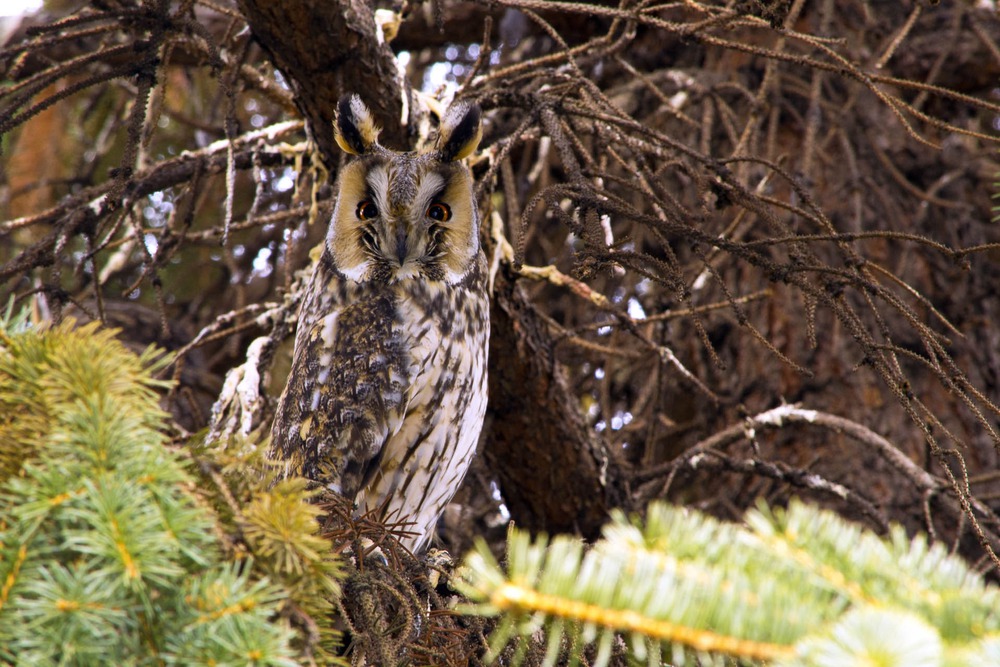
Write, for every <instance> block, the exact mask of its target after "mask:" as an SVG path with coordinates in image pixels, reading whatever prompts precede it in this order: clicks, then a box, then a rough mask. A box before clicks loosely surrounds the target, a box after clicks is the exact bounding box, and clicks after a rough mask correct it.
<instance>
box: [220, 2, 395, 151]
mask: <svg viewBox="0 0 1000 667" xmlns="http://www.w3.org/2000/svg"><path fill="white" fill-rule="evenodd" d="M239 4H240V8H241V9H242V10H243V13H244V15H245V16H246V19H247V22H248V23H249V24H250V28H251V30H252V31H253V35H254V38H255V39H256V40H257V42H258V43H259V44H260V45H261V46H262V47H263V48H264V50H265V51H266V52H267V53H268V55H269V57H270V59H271V62H273V63H274V65H275V67H277V68H278V69H279V70H280V71H281V72H282V74H283V75H284V77H285V80H286V81H287V82H288V85H289V86H291V88H292V90H293V91H294V93H295V101H296V104H297V105H298V107H299V109H300V110H301V111H302V115H303V116H305V118H306V120H307V121H308V124H309V128H310V131H311V132H312V137H313V139H314V140H315V141H316V145H317V146H318V148H319V150H320V153H321V154H322V155H323V159H324V161H325V162H326V163H327V164H328V165H330V164H335V163H336V160H337V156H338V151H337V149H336V144H335V143H334V140H333V124H332V123H333V117H334V110H335V109H336V105H337V100H338V99H339V98H340V96H341V95H343V94H344V93H349V92H356V93H358V94H359V95H361V96H362V97H363V98H364V100H365V103H366V104H367V105H368V107H369V108H370V109H371V110H372V111H373V112H374V113H375V115H376V116H377V117H378V118H379V119H380V121H381V125H382V127H383V132H382V135H381V141H382V143H383V144H384V145H386V146H389V147H392V148H397V149H402V148H406V146H404V136H405V133H404V132H403V130H402V128H401V127H400V123H399V112H400V109H401V108H402V97H401V95H402V93H401V91H400V86H399V82H398V79H397V77H396V67H395V64H394V60H393V54H392V51H391V49H390V48H389V46H388V45H387V44H385V43H379V41H378V40H377V39H376V38H375V22H374V20H373V18H372V7H371V5H370V4H369V3H367V2H365V0H335V1H330V0H287V1H284V2H267V1H266V0H240V2H239Z"/></svg>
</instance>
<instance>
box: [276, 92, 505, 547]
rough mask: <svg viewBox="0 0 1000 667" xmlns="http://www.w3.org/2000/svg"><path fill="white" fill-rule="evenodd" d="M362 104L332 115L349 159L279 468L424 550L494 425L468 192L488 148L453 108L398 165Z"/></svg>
mask: <svg viewBox="0 0 1000 667" xmlns="http://www.w3.org/2000/svg"><path fill="white" fill-rule="evenodd" d="M378 134H379V128H378V127H377V126H376V124H375V122H374V118H373V116H372V114H371V112H370V111H369V110H368V108H367V107H366V106H365V105H364V103H363V102H362V101H361V98H360V97H358V96H357V95H350V96H345V97H344V98H342V99H341V100H340V101H339V103H338V105H337V118H336V122H335V137H336V140H337V143H338V144H339V145H340V147H341V148H342V149H343V150H344V151H346V152H347V153H349V154H350V155H351V156H353V157H352V159H351V160H350V161H349V162H348V163H347V164H346V166H344V167H343V169H342V170H341V173H340V176H339V179H338V186H337V189H338V195H337V203H336V207H335V209H334V212H333V218H332V220H331V221H330V227H329V230H328V232H327V236H326V240H325V243H324V246H323V249H322V254H321V256H320V257H319V261H318V263H317V264H316V266H315V267H314V270H313V273H312V276H311V279H310V282H309V284H308V286H307V288H306V290H305V293H304V297H303V301H302V303H301V306H300V309H299V316H298V328H297V331H296V335H295V349H294V352H293V358H292V368H291V372H290V374H289V378H288V383H287V385H286V387H285V390H284V392H283V393H282V395H281V398H280V399H279V402H278V406H277V411H276V414H275V419H274V424H273V427H272V445H271V454H272V457H273V458H277V459H279V460H282V461H284V471H285V473H286V474H289V475H302V476H304V477H307V478H309V479H311V480H314V481H315V482H317V483H318V484H321V485H323V486H325V487H326V488H328V489H331V490H333V491H335V492H336V493H339V494H341V495H343V496H346V497H347V498H350V499H353V500H354V503H355V507H356V511H357V512H358V513H359V514H360V513H366V512H369V511H372V510H377V511H378V512H379V513H380V514H379V516H380V518H381V519H382V520H384V521H386V522H400V521H401V522H406V525H405V530H406V531H407V533H408V535H407V536H405V537H403V538H402V539H401V542H402V544H403V545H404V546H406V547H407V548H409V549H410V550H411V551H413V552H418V551H420V550H422V549H423V548H424V547H425V546H426V545H427V542H428V540H429V539H430V537H431V534H432V531H433V528H434V525H435V523H436V521H437V519H438V516H439V515H440V514H441V512H442V510H443V509H444V506H445V504H446V503H448V501H450V500H451V498H452V496H453V495H454V494H455V491H457V490H458V487H459V485H460V484H461V483H462V479H463V477H464V476H465V473H466V470H468V468H469V463H470V462H471V460H472V457H473V455H474V454H475V450H476V443H477V441H478V439H479V432H480V430H481V429H482V425H483V415H484V413H485V411H486V361H487V346H488V341H489V333H490V323H489V296H488V294H487V287H486V283H487V280H486V279H487V268H486V258H485V256H484V254H483V252H482V250H481V249H480V246H479V210H478V208H477V206H476V202H475V198H474V195H473V187H472V186H473V180H472V175H471V174H470V172H469V169H468V168H467V167H466V166H465V165H464V164H463V163H462V162H461V160H462V159H463V158H464V157H466V156H468V155H469V154H471V153H472V152H473V151H474V150H475V149H476V147H477V146H478V144H479V140H480V138H481V136H482V127H481V112H480V109H479V107H478V106H475V105H472V104H467V103H461V102H459V103H455V104H452V105H451V107H449V109H448V110H447V112H446V113H445V114H444V115H443V117H442V119H441V123H440V130H439V135H438V138H437V141H436V143H435V144H434V145H433V147H432V148H431V149H430V150H426V151H421V152H408V153H400V152H396V151H392V150H389V149H387V148H384V147H383V146H381V145H379V143H378Z"/></svg>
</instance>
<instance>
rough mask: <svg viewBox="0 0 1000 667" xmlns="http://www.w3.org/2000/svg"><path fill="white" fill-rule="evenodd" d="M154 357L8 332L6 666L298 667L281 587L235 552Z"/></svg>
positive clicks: (1, 531) (19, 328)
mask: <svg viewBox="0 0 1000 667" xmlns="http://www.w3.org/2000/svg"><path fill="white" fill-rule="evenodd" d="M160 363H162V362H161V361H159V360H158V355H157V353H156V352H155V351H154V350H152V349H150V350H147V351H146V352H145V353H143V354H141V355H139V356H136V355H135V354H133V353H132V352H130V351H129V350H128V349H127V348H126V347H125V346H124V345H122V344H121V343H120V342H118V341H117V340H116V339H115V338H114V332H112V331H108V330H99V329H98V328H97V326H96V325H88V326H84V327H80V328H74V327H73V325H72V323H66V324H63V325H60V326H56V327H53V328H50V329H47V330H46V329H43V330H39V329H32V328H29V327H25V326H23V323H17V322H11V321H9V320H8V321H7V322H5V323H3V324H2V326H0V415H2V416H0V462H2V479H0V663H5V664H6V663H10V664H18V665H47V664H83V665H85V664H94V665H96V664H101V665H108V664H128V665H146V664H150V665H152V664H156V665H163V664H166V665H258V666H261V665H294V664H297V662H295V661H294V660H293V657H294V655H295V651H294V650H293V648H292V637H293V633H292V630H291V629H290V628H289V626H288V624H287V623H285V622H282V621H276V619H275V616H276V612H277V610H278V609H279V607H280V604H281V602H282V598H283V597H284V594H283V589H282V588H281V587H279V586H277V585H275V584H273V583H269V581H268V579H267V578H262V577H258V576H255V575H254V574H253V568H252V566H251V564H248V563H246V562H244V563H237V562H228V561H227V560H226V559H225V558H224V557H223V555H222V552H221V550H220V548H219V545H218V540H217V538H216V536H215V535H216V533H215V523H214V518H213V515H212V513H211V512H210V511H209V510H208V509H206V508H205V507H203V506H201V505H199V503H198V502H197V500H196V498H195V496H194V495H193V493H192V488H193V485H192V481H193V479H192V476H191V475H190V474H189V473H188V472H187V470H185V466H184V465H183V464H182V459H181V457H180V456H179V455H178V454H177V453H175V452H173V451H171V450H170V449H169V448H168V447H167V446H166V445H167V441H166V437H165V435H164V433H163V423H164V416H165V415H164V414H163V413H162V412H161V410H160V408H159V407H158V404H157V393H156V390H157V388H158V386H159V385H160V384H161V383H160V382H158V381H156V380H154V379H153V376H152V373H153V371H155V370H156V368H157V367H158V365H159V364H160Z"/></svg>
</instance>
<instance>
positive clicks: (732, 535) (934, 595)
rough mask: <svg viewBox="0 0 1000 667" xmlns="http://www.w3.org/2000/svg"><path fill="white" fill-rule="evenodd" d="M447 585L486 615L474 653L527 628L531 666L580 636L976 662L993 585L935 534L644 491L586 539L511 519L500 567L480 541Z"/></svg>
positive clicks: (651, 654) (677, 649)
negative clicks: (638, 501)
mask: <svg viewBox="0 0 1000 667" xmlns="http://www.w3.org/2000/svg"><path fill="white" fill-rule="evenodd" d="M455 584H456V586H457V588H458V589H459V590H460V591H461V592H462V593H463V594H465V595H466V596H467V597H468V598H469V599H470V600H471V601H472V603H473V604H471V605H470V606H468V607H467V608H466V611H467V612H469V613H474V614H478V615H484V616H499V617H500V620H499V624H498V626H497V629H496V630H495V631H494V633H493V636H492V637H491V644H490V654H489V656H488V657H489V659H496V658H497V656H499V655H500V654H501V653H502V652H503V651H504V650H505V648H506V647H507V646H508V645H509V644H510V643H512V642H514V641H516V642H517V645H518V647H517V648H516V649H515V651H514V654H513V663H514V664H517V663H518V662H519V660H520V658H521V657H522V656H523V655H524V654H525V652H526V650H527V648H526V647H527V646H528V645H530V644H531V642H533V641H537V639H536V637H537V633H539V632H541V634H542V636H543V639H542V641H543V642H544V646H545V656H546V657H545V660H544V662H543V664H545V665H554V664H556V662H557V660H559V659H560V658H567V659H568V660H569V662H570V664H576V662H577V661H579V660H580V659H581V657H582V652H583V651H584V649H585V648H586V647H588V646H591V647H593V650H595V651H596V653H595V655H596V657H595V658H594V661H593V664H595V665H606V664H608V662H609V660H610V656H611V650H612V646H613V644H614V642H615V641H620V640H619V639H618V638H622V639H624V640H625V641H626V642H627V644H628V646H629V649H630V652H631V656H632V658H633V659H635V660H638V661H642V662H647V663H648V664H650V665H656V664H659V661H660V656H661V655H666V656H670V661H671V664H676V665H695V664H699V665H706V664H707V665H716V664H719V665H721V664H733V663H736V664H768V665H780V666H783V667H835V666H840V665H846V664H878V665H884V666H886V667H895V666H899V667H904V666H906V667H913V666H914V665H926V666H928V667H930V666H932V665H933V666H934V667H940V666H944V665H958V664H963V665H968V664H988V661H989V660H990V659H992V656H994V655H995V653H996V651H997V647H996V644H997V643H998V639H997V637H998V632H1000V614H998V613H997V612H996V609H997V608H998V603H1000V597H998V595H1000V589H998V588H997V587H996V586H993V585H988V584H986V583H985V582H984V581H983V579H982V577H981V576H979V575H978V574H977V573H975V572H973V571H972V570H970V569H969V568H968V566H967V565H965V563H964V562H963V561H961V560H960V559H958V558H956V557H954V556H952V555H950V554H948V552H947V551H946V549H944V548H943V547H942V546H941V545H939V544H934V545H931V544H929V543H928V541H927V539H926V537H924V536H917V537H915V538H912V539H911V538H908V537H907V535H906V533H905V532H904V531H903V529H902V528H900V527H898V526H896V527H893V528H892V529H891V531H890V534H889V535H888V537H886V538H881V537H879V536H877V535H875V534H873V533H871V532H868V531H866V530H864V529H862V528H861V527H860V526H857V525H855V524H852V523H850V522H848V521H846V520H844V519H842V518H840V517H839V516H837V515H836V514H834V513H832V512H827V511H821V510H817V509H815V508H813V507H810V506H807V505H805V504H803V503H800V502H793V503H792V504H791V505H790V506H789V508H788V509H787V510H779V509H768V508H766V507H764V506H760V507H758V508H757V509H755V510H751V511H750V512H748V513H747V515H746V517H745V520H744V523H743V524H740V525H737V524H731V523H724V522H720V521H718V520H716V519H713V518H711V517H708V516H706V515H703V514H700V513H698V512H694V511H690V510H684V509H681V508H676V507H672V506H669V505H666V504H663V503H653V504H652V505H650V506H649V508H648V514H647V516H646V518H645V520H644V521H640V520H639V519H638V518H635V517H632V518H627V517H625V516H624V515H623V514H621V513H616V514H615V516H614V518H613V521H612V522H611V523H610V524H609V525H608V526H607V527H605V529H604V531H603V536H602V538H601V539H600V540H599V541H598V542H597V543H596V544H595V545H594V546H593V547H592V548H589V549H588V548H587V547H586V546H585V545H584V543H583V542H582V541H580V540H578V539H575V538H570V537H563V536H557V537H555V538H552V539H551V540H550V539H548V538H545V537H539V538H536V539H532V538H531V537H530V536H529V535H528V534H527V533H525V532H522V531H519V530H516V529H512V530H511V533H510V537H509V539H508V552H507V561H506V566H505V567H503V568H502V567H501V566H500V565H499V564H498V563H497V562H496V560H495V559H494V558H493V556H492V555H491V553H490V551H489V549H488V548H487V547H486V545H485V543H480V544H478V545H477V547H476V549H475V550H474V551H473V552H472V553H470V554H469V555H468V556H467V557H466V560H465V563H464V565H463V566H462V568H461V569H460V571H459V574H458V576H457V578H456V581H455ZM866 661H867V662H866Z"/></svg>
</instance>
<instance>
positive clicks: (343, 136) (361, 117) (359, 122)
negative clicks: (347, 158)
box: [333, 93, 381, 155]
mask: <svg viewBox="0 0 1000 667" xmlns="http://www.w3.org/2000/svg"><path fill="white" fill-rule="evenodd" d="M333 130H334V133H333V136H334V138H335V139H336V140H337V145H339V146H340V147H341V148H342V149H344V151H346V152H347V153H350V154H351V155H364V154H365V153H371V152H372V150H374V148H375V147H376V146H377V145H378V133H379V132H380V131H381V129H380V128H379V126H378V125H376V124H375V117H374V116H373V115H372V112H371V111H370V110H369V109H368V107H367V106H365V103H364V102H362V101H361V98H360V97H359V96H358V95H357V94H356V93H352V94H350V95H344V96H343V97H341V98H340V101H339V102H337V119H336V120H335V121H334V123H333Z"/></svg>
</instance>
